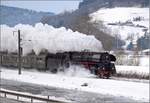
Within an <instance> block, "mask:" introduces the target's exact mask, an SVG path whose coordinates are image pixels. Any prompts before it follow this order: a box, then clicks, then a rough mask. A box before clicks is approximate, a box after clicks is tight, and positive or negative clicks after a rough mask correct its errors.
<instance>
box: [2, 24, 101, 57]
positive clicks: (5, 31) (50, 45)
mask: <svg viewBox="0 0 150 103" xmlns="http://www.w3.org/2000/svg"><path fill="white" fill-rule="evenodd" d="M17 30H20V31H21V38H22V42H21V46H22V48H23V54H24V55H25V54H27V53H30V52H31V51H32V50H33V51H34V52H35V53H36V54H39V52H40V51H41V50H44V49H46V50H48V51H49V52H50V53H56V52H59V51H83V50H85V49H86V50H89V51H94V52H100V51H102V50H103V48H102V44H101V42H100V41H98V40H97V39H96V38H95V37H94V36H92V35H91V36H87V35H85V34H82V33H79V32H73V31H72V30H70V29H66V28H64V27H61V28H54V27H52V26H50V25H47V24H45V25H43V24H42V23H37V24H36V25H35V26H31V25H23V24H18V25H16V26H15V27H9V26H7V25H1V50H2V51H8V52H17V45H18V37H17V36H18V35H17V33H15V34H14V35H13V31H17Z"/></svg>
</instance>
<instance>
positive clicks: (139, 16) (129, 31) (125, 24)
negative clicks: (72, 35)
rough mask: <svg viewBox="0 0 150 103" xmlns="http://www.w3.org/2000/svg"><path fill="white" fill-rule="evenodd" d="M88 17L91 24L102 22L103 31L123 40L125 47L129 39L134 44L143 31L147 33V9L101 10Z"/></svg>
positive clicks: (142, 34) (121, 8) (120, 8)
mask: <svg viewBox="0 0 150 103" xmlns="http://www.w3.org/2000/svg"><path fill="white" fill-rule="evenodd" d="M90 17H91V21H92V22H100V21H103V23H104V25H105V26H106V27H107V29H106V30H104V31H105V32H108V34H111V35H112V36H114V37H117V38H120V39H122V40H125V41H126V45H125V47H126V46H127V45H128V44H129V42H130V41H131V40H129V39H133V42H136V40H137V39H138V38H139V37H141V36H144V33H145V32H144V31H143V29H148V32H149V8H137V7H116V8H111V9H110V8H108V9H106V8H103V9H99V10H98V11H96V12H95V13H92V14H90ZM108 24H113V25H108ZM99 28H102V27H99ZM108 29H109V30H108Z"/></svg>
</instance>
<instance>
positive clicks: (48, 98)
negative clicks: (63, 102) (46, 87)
mask: <svg viewBox="0 0 150 103" xmlns="http://www.w3.org/2000/svg"><path fill="white" fill-rule="evenodd" d="M47 97H48V99H49V95H48V96H47ZM47 103H49V101H47Z"/></svg>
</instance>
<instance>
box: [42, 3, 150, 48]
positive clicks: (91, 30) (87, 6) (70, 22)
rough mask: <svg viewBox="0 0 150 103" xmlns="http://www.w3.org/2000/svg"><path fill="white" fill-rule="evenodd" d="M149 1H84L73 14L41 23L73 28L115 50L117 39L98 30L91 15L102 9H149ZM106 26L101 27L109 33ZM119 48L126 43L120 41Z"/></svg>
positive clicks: (69, 13)
mask: <svg viewBox="0 0 150 103" xmlns="http://www.w3.org/2000/svg"><path fill="white" fill-rule="evenodd" d="M148 5H149V0H83V1H82V2H81V3H80V4H79V8H78V9H77V10H75V11H73V12H64V13H61V14H58V15H54V16H51V17H44V18H42V20H41V22H42V23H44V24H49V25H53V26H54V27H62V26H63V27H66V28H71V29H72V30H73V31H79V32H81V33H84V34H87V35H94V36H95V37H96V38H97V39H98V40H100V41H101V42H102V44H103V46H104V49H105V50H111V49H113V48H115V46H116V42H115V37H114V36H112V35H110V34H109V33H107V32H103V30H100V29H98V28H96V27H95V26H96V25H97V23H95V22H89V21H90V17H89V14H91V13H94V12H96V11H97V10H99V9H100V8H114V7H147V6H148ZM105 26H106V25H103V22H101V27H100V28H104V29H106V31H107V28H106V27H105ZM118 42H119V46H120V47H121V46H123V45H124V44H125V43H124V41H122V40H121V39H118Z"/></svg>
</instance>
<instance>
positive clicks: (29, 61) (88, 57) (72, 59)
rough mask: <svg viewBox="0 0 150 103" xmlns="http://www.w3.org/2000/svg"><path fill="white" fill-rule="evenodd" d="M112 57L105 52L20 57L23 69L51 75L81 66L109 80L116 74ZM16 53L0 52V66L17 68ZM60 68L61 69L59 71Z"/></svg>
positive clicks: (114, 59) (41, 54)
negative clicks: (45, 71) (71, 67)
mask: <svg viewBox="0 0 150 103" xmlns="http://www.w3.org/2000/svg"><path fill="white" fill-rule="evenodd" d="M115 61H116V58H115V56H114V55H112V54H109V53H107V52H85V51H83V52H63V53H56V54H53V53H40V54H39V55H35V54H34V53H31V54H28V55H26V56H22V57H21V66H22V67H23V68H36V69H39V70H49V71H51V72H53V73H56V72H57V71H59V70H61V71H63V70H64V69H66V68H69V67H70V66H71V65H82V66H84V67H85V68H86V69H89V70H90V71H91V73H93V74H95V75H97V76H99V77H101V78H105V77H106V78H109V77H110V76H111V75H113V74H115V73H116V69H115V65H114V62H115ZM18 62H19V59H18V55H17V53H7V52H0V65H1V66H7V67H17V66H18ZM60 67H61V69H60Z"/></svg>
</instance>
